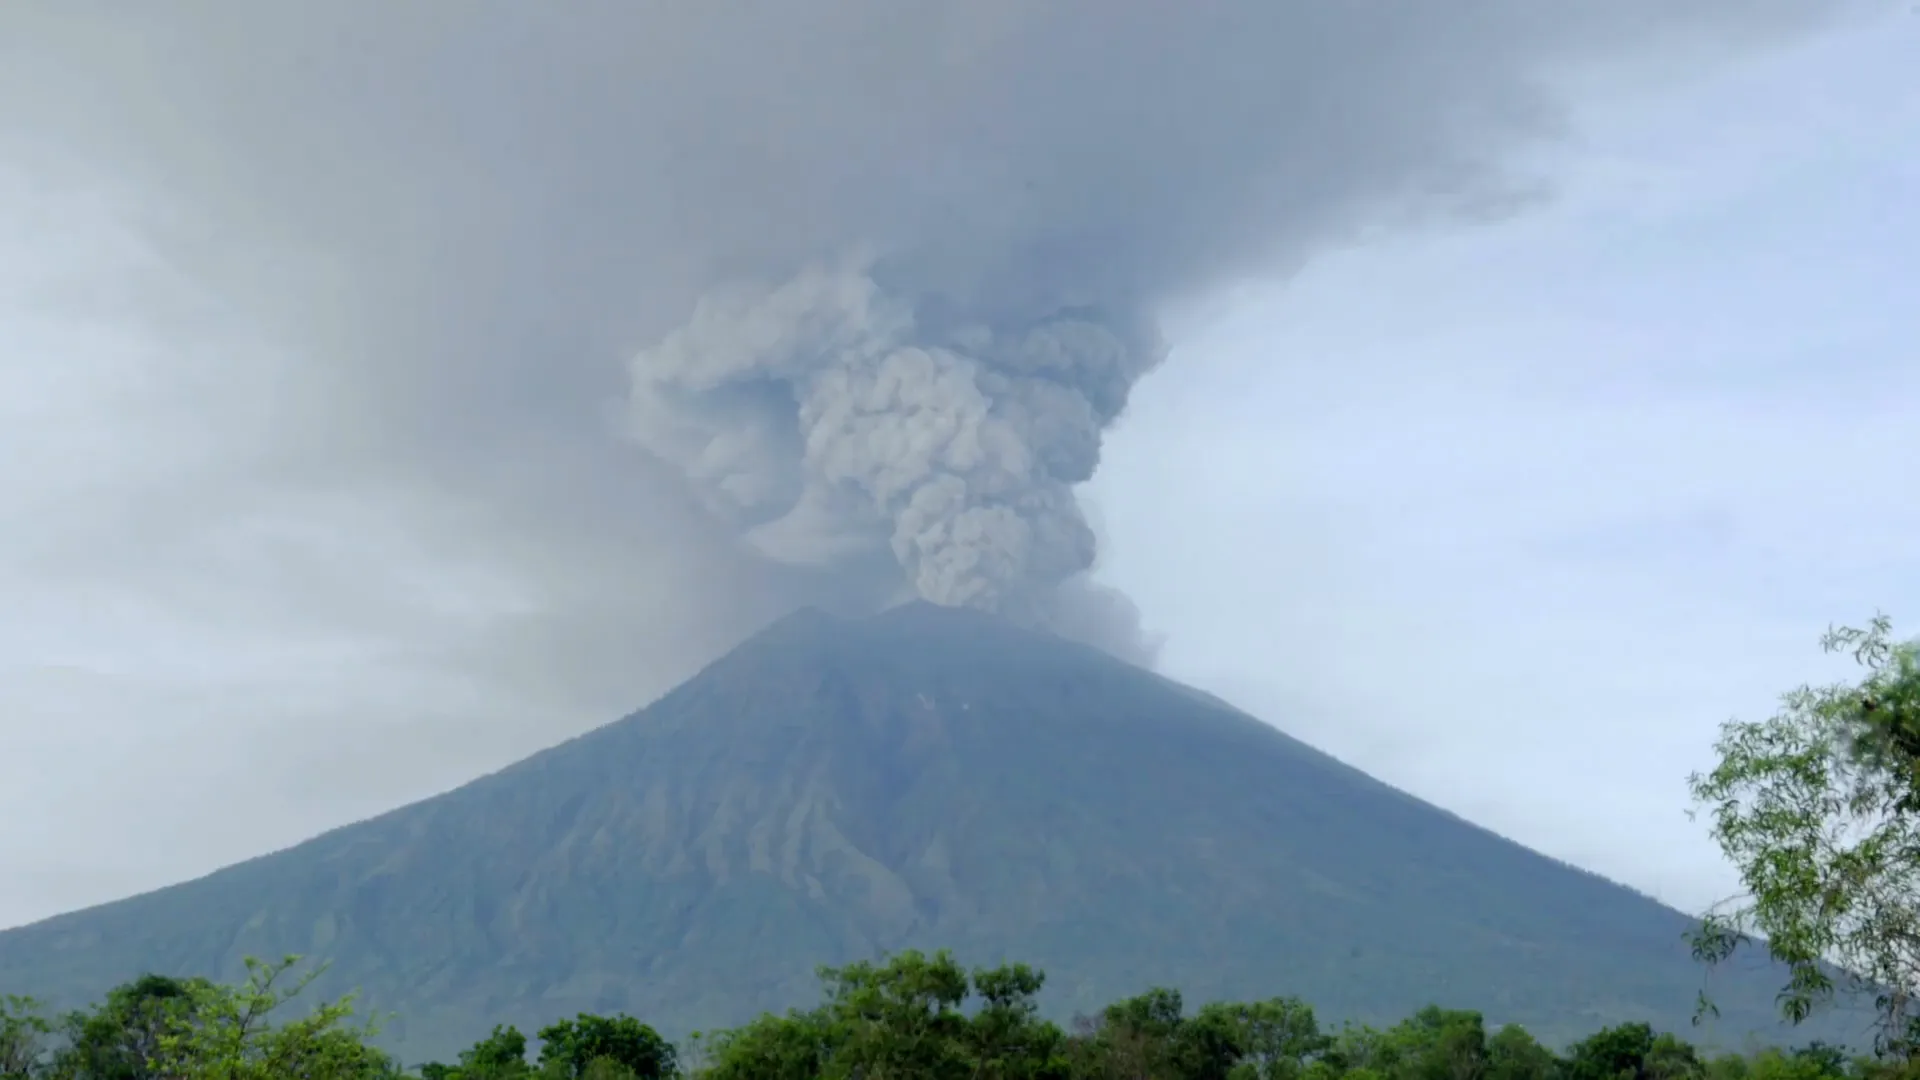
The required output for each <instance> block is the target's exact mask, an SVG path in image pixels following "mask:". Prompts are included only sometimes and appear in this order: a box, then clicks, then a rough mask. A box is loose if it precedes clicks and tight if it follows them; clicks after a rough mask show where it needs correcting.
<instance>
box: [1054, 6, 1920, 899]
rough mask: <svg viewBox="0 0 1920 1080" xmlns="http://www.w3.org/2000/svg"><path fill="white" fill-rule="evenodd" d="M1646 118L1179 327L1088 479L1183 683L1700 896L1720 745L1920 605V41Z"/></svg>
mask: <svg viewBox="0 0 1920 1080" xmlns="http://www.w3.org/2000/svg"><path fill="white" fill-rule="evenodd" d="M1895 29H1896V31H1897V32H1888V30H1887V29H1886V28H1885V27H1884V26H1882V27H1877V28H1875V29H1873V30H1871V31H1867V32H1859V33H1853V34H1847V35H1842V36H1839V37H1836V38H1833V39H1831V40H1827V41H1824V42H1822V43H1819V44H1817V45H1815V46H1812V47H1808V48H1803V49H1798V50H1795V51H1794V52H1793V53H1791V54H1789V55H1785V56H1781V57H1778V58H1773V59H1770V60H1768V61H1766V62H1762V63H1756V64H1753V65H1751V66H1750V67H1748V68H1747V69H1745V70H1743V71H1740V72H1737V73H1730V74H1729V75H1728V76H1727V77H1723V78H1716V79H1714V80H1712V81H1711V82H1708V83H1705V84H1702V85H1698V86H1694V87H1691V88H1689V89H1688V90H1686V91H1685V92H1683V93H1680V94H1678V95H1671V96H1669V95H1661V96H1660V97H1659V98H1658V99H1657V100H1652V101H1643V102H1634V101H1628V100H1616V101H1614V102H1612V103H1611V104H1610V105H1609V106H1608V107H1605V108H1600V109H1595V110H1593V111H1592V112H1591V113H1590V114H1589V115H1587V116H1586V117H1584V118H1583V120H1582V122H1581V127H1582V132H1583V137H1582V139H1581V142H1582V143H1583V145H1574V146H1567V147H1563V148H1561V149H1560V150H1559V151H1558V152H1557V153H1556V155H1555V157H1554V159H1553V163H1552V165H1551V166H1550V167H1551V168H1552V169H1553V171H1554V174H1555V175H1556V176H1558V177H1559V178H1560V182H1561V184H1562V190H1561V192H1560V194H1559V197H1558V199H1557V200H1556V202H1555V203H1554V204H1553V205H1551V206H1550V207H1547V208H1545V209H1543V210H1541V211H1538V212H1536V213H1533V214H1530V215H1528V216H1526V217H1525V218H1523V219H1521V220H1516V221H1512V222H1509V223H1507V224H1504V225H1502V226H1499V227H1497V228H1492V229H1486V230H1480V231H1473V232H1461V233H1456V234H1452V235H1448V236H1443V237H1428V238H1423V239H1422V240H1419V241H1409V240H1399V239H1395V240H1387V241H1383V242H1381V243H1379V244H1377V245H1375V246H1372V247H1368V248H1365V249H1361V250H1355V251H1352V252H1349V253H1347V254H1345V255H1342V256H1338V257H1334V258H1325V259H1322V260H1320V262H1319V263H1317V264H1316V265H1315V266H1314V267H1312V268H1310V269H1309V270H1308V271H1306V272H1305V273H1303V274H1302V275H1301V276H1300V277H1299V278H1298V279H1296V280H1294V281H1291V282H1287V283H1285V284H1284V285H1279V286H1275V287H1271V288H1262V289H1257V290H1249V291H1248V292H1247V293H1246V294H1245V295H1244V296H1241V297H1239V298H1237V299H1236V300H1234V301H1232V302H1231V303H1230V304H1228V305H1227V307H1226V310H1225V311H1224V312H1209V313H1208V314H1207V316H1206V317H1205V318H1204V319H1203V320H1202V321H1201V323H1200V325H1198V326H1195V327H1193V328H1190V329H1186V330H1183V331H1182V332H1180V333H1179V334H1178V335H1177V340H1178V341H1179V343H1180V346H1179V351H1178V353H1177V354H1176V356H1175V358H1174V361H1173V363H1175V364H1177V365H1178V366H1179V368H1178V373H1177V375H1174V374H1171V373H1169V374H1168V375H1167V377H1165V378H1162V377H1160V376H1159V375H1155V376H1149V378H1148V380H1147V382H1146V383H1144V384H1143V385H1142V386H1141V388H1140V391H1139V393H1138V395H1137V396H1136V398H1135V402H1136V404H1135V406H1134V409H1133V412H1132V414H1131V415H1130V416H1129V417H1128V419H1127V420H1126V421H1125V422H1124V423H1123V426H1122V427H1121V429H1120V430H1119V432H1118V433H1117V434H1116V435H1115V436H1114V437H1113V438H1112V440H1111V442H1110V445H1109V450H1108V453H1107V456H1106V459H1105V466H1104V468H1103V470H1102V472H1101V475H1100V477H1099V478H1098V480H1097V481H1096V482H1095V484H1093V485H1092V488H1093V493H1094V499H1095V501H1096V502H1097V504H1098V505H1099V506H1100V507H1101V508H1102V511H1103V517H1104V519H1105V525H1106V532H1107V538H1108V546H1107V549H1106V552H1107V560H1108V561H1107V573H1108V576H1109V577H1110V579H1111V580H1113V581H1114V582H1116V583H1118V584H1120V585H1122V586H1123V587H1124V588H1125V589H1127V591H1129V592H1130V593H1131V594H1132V595H1133V596H1134V597H1135V598H1136V599H1137V600H1138V601H1139V603H1140V604H1141V606H1142V608H1143V609H1144V610H1145V611H1146V613H1147V616H1148V622H1149V624H1150V625H1152V626H1155V627H1159V628H1163V629H1165V630H1166V631H1167V632H1168V633H1169V635H1170V640H1169V644H1168V646H1167V650H1166V653H1165V656H1164V666H1165V668H1166V670H1167V671H1168V672H1169V673H1171V674H1173V675H1176V676H1180V677H1183V678H1186V679H1189V680H1190V681H1193V682H1196V683H1199V684H1200V685H1203V686H1206V687H1208V688H1209V689H1213V690H1215V691H1217V692H1219V693H1221V694H1223V695H1224V696H1227V697H1228V698H1230V699H1232V700H1234V701H1235V702H1237V703H1238V704H1240V705H1242V706H1243V707H1245V708H1248V709H1249V710H1251V711H1253V712H1255V713H1256V714H1258V715H1261V716H1264V717H1267V718H1270V719H1272V720H1274V721H1276V722H1278V723H1281V724H1282V725H1283V726H1285V727H1287V728H1289V729H1290V730H1292V731H1293V732H1294V733H1295V734H1297V735H1300V736H1302V737H1304V738H1306V739H1308V740H1309V741H1311V742H1313V743H1315V744H1317V745H1319V746H1321V747H1323V748H1325V749H1327V750H1329V751H1332V752H1334V753H1335V754H1337V755H1338V756H1340V757H1342V758H1345V759H1346V760H1348V761H1350V762H1352V763H1354V764H1357V765H1360V766H1362V767H1364V768H1366V769H1367V770H1369V771H1371V772H1373V773H1375V774H1376V775H1378V776H1381V777H1382V778H1384V779H1387V780H1390V781H1392V782H1394V783H1396V784H1398V785H1401V786H1403V787H1406V788H1408V789H1409V790H1411V791H1413V792H1415V793H1417V794H1419V795H1422V796H1424V797H1426V798H1428V799H1431V800H1433V801H1435V802H1438V803H1440V804H1441V805H1443V806H1446V807H1448V808H1450V809H1453V810H1456V811H1458V812H1460V813H1462V814H1464V815H1466V816H1467V817H1470V818H1472V819H1474V820H1476V821H1479V822H1482V823H1484V824H1487V825H1489V826H1491V827H1493V828H1496V829H1498V830H1499V831H1501V832H1503V833H1506V834H1507V835H1509V836H1512V837H1515V838H1517V839H1520V840H1522V841H1524V842H1526V843H1528V844H1529V845H1531V846H1534V847H1536V848H1539V849H1541V850H1544V851H1547V852H1550V853H1552V854H1555V855H1558V856H1560V857H1562V858H1566V859H1569V860H1571V861H1574V862H1576V863H1579V864H1581V865H1584V866H1588V867H1591V868H1593V869H1596V870H1599V871H1602V872H1604V873H1606V874H1608V875H1610V876H1613V877H1615V878H1617V879H1619V880H1622V881H1626V882H1629V883H1631V884H1633V885H1635V886H1637V887H1639V888H1642V889H1645V890H1648V891H1651V892H1653V893H1656V894H1657V895H1659V896H1661V897H1662V898H1664V899H1666V900H1668V901H1669V902H1672V903H1677V904H1680V905H1682V906H1687V907H1698V906H1699V905H1702V904H1705V903H1708V902H1710V901H1711V900H1714V899H1717V898H1718V897H1719V896H1720V895H1723V894H1724V893H1725V892H1728V891H1731V889H1732V888H1733V886H1734V883H1735V882H1734V879H1733V878H1732V877H1731V876H1730V873H1729V872H1728V871H1727V870H1726V869H1725V868H1724V867H1723V866H1722V865H1721V864H1720V863H1719V860H1718V857H1717V855H1716V853H1715V852H1714V851H1713V849H1712V848H1711V846H1710V844H1709V843H1708V842H1707V841H1706V839H1705V838H1704V835H1703V832H1702V830H1701V829H1700V828H1699V827H1698V826H1696V825H1694V824H1692V823H1690V822H1688V821H1687V820H1686V819H1685V817H1684V816H1683V811H1684V810H1685V808H1686V806H1687V797H1686V791H1685V785H1684V780H1685V776H1686V774H1687V773H1688V772H1689V771H1690V770H1691V769H1693V768H1697V767H1702V766H1704V765H1706V764H1707V763H1709V762H1710V761H1711V752H1710V746H1711V742H1712V739H1713V735H1714V733H1715V730H1716V726H1717V725H1718V724H1719V722H1720V721H1721V720H1723V719H1726V718H1727V717H1729V716H1732V715H1735V714H1738V715H1740V716H1743V717H1746V718H1750V719H1751V718H1758V717H1760V716H1763V715H1765V714H1766V713H1767V712H1769V711H1771V709H1772V706H1773V704H1774V701H1775V698H1776V696H1777V695H1778V694H1779V693H1780V692H1783V691H1785V690H1786V689H1788V688H1790V687H1791V686H1793V685H1795V684H1796V683H1797V682H1799V681H1801V680H1804V679H1808V678H1815V677H1818V678H1822V679H1824V678H1826V677H1828V676H1829V675H1831V674H1833V673H1835V672H1836V670H1838V669H1836V668H1835V667H1834V666H1833V664H1832V663H1831V662H1829V661H1828V660H1827V659H1826V658H1825V657H1823V656H1822V655H1821V653H1820V651H1819V648H1818V644H1817V639H1818V637H1819V634H1820V632H1821V631H1822V630H1823V629H1824V628H1825V626H1826V625H1827V623H1828V622H1829V621H1832V620H1840V621H1848V620H1854V621H1857V620H1864V619H1865V618H1867V617H1869V616H1871V615H1872V614H1873V612H1874V610H1875V609H1876V608H1880V609H1884V610H1885V611H1887V612H1888V613H1889V614H1890V615H1892V616H1894V617H1895V619H1896V620H1897V625H1905V626H1907V627H1908V628H1909V629H1911V628H1912V621H1913V620H1914V618H1915V617H1916V615H1917V614H1920V543H1916V539H1915V538H1916V537H1917V536H1920V498H1916V497H1915V496H1916V490H1920V351H1916V346H1917V345H1920V80H1915V79H1914V78H1913V76H1912V69H1911V63H1912V60H1913V58H1914V56H1916V55H1920V20H1909V21H1907V22H1906V23H1905V24H1904V25H1896V27H1895Z"/></svg>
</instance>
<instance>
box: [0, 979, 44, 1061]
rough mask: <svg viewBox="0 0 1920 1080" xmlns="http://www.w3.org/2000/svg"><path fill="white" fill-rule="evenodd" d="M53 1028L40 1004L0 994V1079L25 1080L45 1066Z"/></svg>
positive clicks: (31, 1000) (27, 999) (19, 996)
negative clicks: (48, 1039)
mask: <svg viewBox="0 0 1920 1080" xmlns="http://www.w3.org/2000/svg"><path fill="white" fill-rule="evenodd" d="M52 1034H53V1025H52V1024H51V1023H49V1022H48V1021H47V1018H46V1014H45V1013H43V1012H42V1011H41V1009H40V1003H39V1002H38V1001H36V1000H34V999H33V998H30V997H23V996H21V995H19V994H4V995H0V1080H25V1078H27V1077H31V1076H34V1075H36V1074H37V1073H39V1072H40V1071H41V1068H42V1066H43V1065H44V1064H45V1059H46V1051H47V1037H48V1036H50V1035H52Z"/></svg>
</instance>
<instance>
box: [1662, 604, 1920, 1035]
mask: <svg viewBox="0 0 1920 1080" xmlns="http://www.w3.org/2000/svg"><path fill="white" fill-rule="evenodd" d="M1821 644H1822V647H1823V648H1824V649H1825V650H1826V651H1827V652H1829V653H1834V652H1847V653H1851V654H1852V657H1853V659H1854V661H1855V662H1856V663H1857V664H1858V665H1859V666H1860V667H1861V668H1862V669H1863V674H1862V676H1861V677H1860V678H1859V679H1858V681H1856V682H1844V681H1843V682H1839V683H1835V684H1833V685H1829V686H1824V687H1813V686H1803V687H1801V688H1799V689H1797V690H1794V691H1792V692H1790V693H1788V694H1787V695H1785V697H1784V698H1783V699H1782V707H1781V709H1780V711H1779V712H1777V713H1776V714H1775V715H1774V716H1772V717H1771V718H1769V719H1767V720H1764V721H1758V722H1740V721H1732V722H1729V723H1727V724H1726V725H1725V726H1723V727H1722V729H1721V733H1720V739H1719V742H1718V743H1717V744H1716V747H1715V749H1716V751H1717V753H1718V756H1719V764H1718V765H1717V766H1715V768H1714V769H1713V771H1711V772H1709V773H1707V774H1705V775H1700V774H1696V775H1694V776H1693V777H1691V778H1690V787H1691V789H1692V794H1693V798H1694V802H1695V805H1696V809H1705V810H1706V811H1707V812H1708V813H1709V814H1710V816H1711V820H1712V835H1713V838H1714V840H1715V841H1716V842H1717V843H1718V844H1719V846H1720V849H1721V851H1722V852H1724V853H1725V854H1726V856H1727V858H1728V859H1729V860H1730V861H1731V862H1732V863H1733V865H1734V866H1735V867H1737V868H1738V870H1739V872H1740V877H1741V882H1742V885H1743V889H1744V893H1743V895H1742V896H1741V897H1739V898H1737V899H1735V900H1733V901H1730V902H1729V903H1728V904H1726V905H1722V906H1721V907H1720V908H1718V909H1716V910H1715V911H1712V912H1709V913H1708V915H1707V917H1706V919H1705V922H1704V925H1703V927H1702V929H1701V931H1700V932H1699V933H1698V934H1697V935H1696V937H1695V939H1694V952H1695V955H1696V956H1697V957H1698V958H1699V959H1701V960H1703V961H1705V962H1707V963H1708V964H1717V963H1720V962H1722V961H1724V960H1726V959H1727V958H1728V957H1729V956H1731V955H1732V954H1733V952H1734V951H1735V950H1736V949H1737V948H1739V947H1740V946H1742V945H1743V944H1746V943H1748V942H1750V941H1752V940H1754V939H1755V938H1759V939H1763V940H1764V941H1765V943H1766V949H1767V951H1768V952H1769V953H1770V954H1771V955H1772V956H1773V957H1774V959H1776V960H1778V961H1781V962H1782V963H1784V964H1786V965H1787V967H1788V970H1789V978H1788V981H1787V985H1786V986H1785V988H1784V989H1783V990H1782V992H1781V998H1780V1000H1781V1008H1782V1011H1783V1012H1784V1013H1785V1015H1786V1016H1787V1018H1788V1019H1790V1020H1792V1021H1794V1022H1796V1023H1797V1022H1799V1021H1801V1020H1803V1019H1805V1018H1806V1016H1807V1015H1808V1014H1809V1013H1810V1012H1811V1011H1812V1010H1813V1009H1814V1008H1815V1007H1816V1006H1817V1005H1819V1004H1821V1003H1822V1002H1823V1001H1824V1000H1826V999H1828V998H1830V997H1831V996H1832V994H1833V993H1834V991H1835V989H1836V985H1835V981H1836V975H1837V976H1838V978H1840V979H1841V980H1844V982H1845V985H1846V987H1847V989H1849V990H1855V991H1864V992H1865V993H1867V994H1868V995H1870V996H1872V997H1873V998H1874V1000H1875V1002H1876V1005H1877V1009H1878V1015H1879V1019H1880V1023H1881V1028H1880V1035H1879V1045H1880V1046H1881V1047H1882V1048H1883V1049H1887V1050H1897V1051H1899V1052H1900V1053H1902V1054H1906V1053H1910V1052H1912V1051H1913V1050H1914V1049H1915V1048H1916V1046H1917V1045H1920V1041H1917V1040H1916V1038H1915V1036H1916V1034H1920V1025H1916V1023H1915V1021H1916V1019H1917V1017H1916V1013H1915V1010H1914V1005H1915V995H1916V993H1917V992H1920V650H1916V647H1915V646H1914V644H1912V643H1900V642H1896V641H1895V640H1894V638H1893V634H1892V625H1891V623H1890V622H1889V621H1888V619H1887V618H1886V617H1885V616H1876V617H1875V618H1874V620H1873V621H1872V622H1871V623H1870V624H1869V625H1868V626H1867V627H1866V628H1864V629H1853V628H1840V629H1830V630H1829V631H1828V632H1827V634H1826V636H1825V637H1824V638H1823V639H1822V641H1821ZM1701 1004H1702V1011H1703V1012H1710V1011H1712V1003H1711V1002H1710V1001H1708V1000H1707V999H1706V998H1705V996H1704V995H1703V996H1702V1001H1701Z"/></svg>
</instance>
